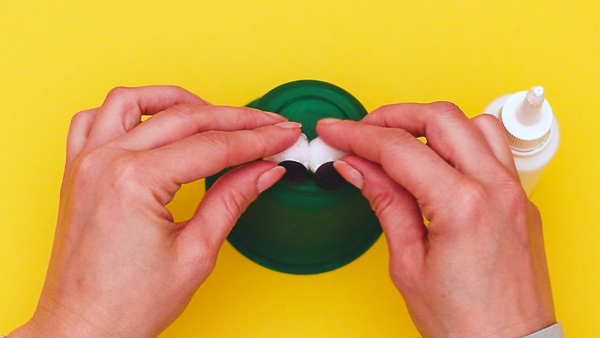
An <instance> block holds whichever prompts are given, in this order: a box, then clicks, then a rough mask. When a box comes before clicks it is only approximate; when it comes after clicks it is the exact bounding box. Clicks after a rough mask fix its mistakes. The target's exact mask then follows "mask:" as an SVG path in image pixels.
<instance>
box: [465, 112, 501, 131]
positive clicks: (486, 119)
mask: <svg viewBox="0 0 600 338" xmlns="http://www.w3.org/2000/svg"><path fill="white" fill-rule="evenodd" d="M471 120H473V122H476V123H480V124H483V125H486V126H492V127H494V128H496V129H502V124H501V123H500V120H499V119H498V118H497V117H495V116H494V115H491V114H480V115H477V116H475V117H473V118H472V119H471Z"/></svg>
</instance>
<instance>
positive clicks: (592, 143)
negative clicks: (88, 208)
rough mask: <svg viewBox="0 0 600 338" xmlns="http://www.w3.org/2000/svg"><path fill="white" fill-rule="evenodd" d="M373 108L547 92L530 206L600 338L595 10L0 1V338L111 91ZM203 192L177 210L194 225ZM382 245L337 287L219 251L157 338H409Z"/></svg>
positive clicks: (580, 324) (512, 4)
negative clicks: (311, 92)
mask: <svg viewBox="0 0 600 338" xmlns="http://www.w3.org/2000/svg"><path fill="white" fill-rule="evenodd" d="M305 78H314V79H320V80H325V81H329V82H332V83H334V84H336V85H338V86H341V87H343V88H345V89H346V90H348V91H349V92H351V93H352V94H353V95H354V96H356V97H357V98H359V100H361V101H362V102H363V104H365V106H366V107H367V108H368V109H370V110H371V109H374V108H376V107H377V106H379V105H382V104H386V103H392V102H400V101H433V100H451V101H454V102H455V103H457V104H458V105H460V106H461V107H462V108H463V109H464V110H465V111H466V112H467V114H468V115H470V116H473V115H475V114H477V113H479V112H480V111H481V110H482V109H483V108H484V107H485V106H486V105H487V103H488V102H490V101H491V100H492V99H494V98H495V97H497V96H499V95H501V94H505V93H509V92H514V91H519V90H524V89H528V88H529V87H530V86H532V85H544V86H545V87H546V89H547V97H548V99H549V101H550V103H551V104H552V107H553V108H554V111H555V113H556V116H557V118H558V121H559V123H560V126H561V131H562V135H561V137H562V139H561V145H560V148H559V152H558V154H557V156H556V157H555V159H554V160H553V162H552V163H551V165H550V166H549V167H548V169H547V171H546V173H545V174H544V176H543V178H542V181H541V182H540V184H539V186H538V188H537V191H536V192H535V193H534V194H533V196H532V199H533V201H534V202H535V203H536V204H537V205H538V206H539V207H540V209H541V212H542V215H543V218H544V224H545V234H546V243H547V250H548V258H549V262H550V263H549V264H550V271H551V274H552V283H553V289H554V298H555V302H556V311H557V315H558V319H559V320H560V321H562V322H563V323H564V325H565V330H566V333H567V336H570V337H600V324H599V323H600V321H599V319H600V287H599V286H600V269H599V268H598V265H599V263H600V226H598V217H599V213H598V211H597V210H598V206H600V180H598V173H599V172H600V155H599V153H598V149H600V138H599V137H598V132H599V127H600V125H599V122H600V114H599V112H600V98H599V94H600V80H599V79H600V2H598V1H597V0H588V1H563V0H544V1H524V0H518V1H516V0H503V1H448V0H443V1H442V0H439V1H379V2H377V1H328V0H319V1H313V0H310V1H281V0H273V1H258V0H253V1H212V2H207V1H183V0H180V1H163V2H159V1H138V2H135V1H124V0H118V1H117V0H111V1H100V0H92V1H65V0H53V1H33V0H28V1H8V0H7V1H2V2H0V192H1V193H0V333H7V332H9V331H10V330H12V329H14V328H15V327H17V326H18V325H20V324H21V323H23V322H24V321H26V320H27V319H28V318H29V316H30V315H31V314H32V312H33V310H34V308H35V304H36V300H37V297H38V294H39V292H40V289H41V286H42V283H43V279H44V274H45V269H46V264H47V261H48V257H49V252H50V248H51V244H52V236H53V231H54V226H55V218H56V210H57V201H58V190H59V183H60V177H61V173H62V163H63V160H64V150H63V149H64V142H65V135H66V132H67V127H68V124H69V120H70V117H71V116H72V115H73V114H74V113H76V112H77V111H79V110H82V109H85V108H89V107H94V106H97V105H99V104H100V103H101V102H102V100H103V98H104V95H105V94H106V93H107V91H108V90H109V89H111V88H112V87H114V86H118V85H126V86H138V85H148V84H177V85H180V86H183V87H185V88H188V89H190V90H191V91H193V92H195V93H198V94H199V95H201V96H202V97H204V98H205V99H207V100H209V101H212V102H214V103H220V104H231V105H243V104H246V103H247V102H249V101H250V100H252V99H254V98H256V97H259V96H261V95H262V94H264V93H265V92H267V91H268V90H269V89H271V88H273V87H275V86H277V85H279V84H282V83H284V82H288V81H291V80H297V79H305ZM202 189H203V185H202V183H201V182H199V183H197V184H192V185H190V186H187V187H185V189H184V190H183V191H182V193H181V194H179V196H178V197H177V199H176V201H175V202H174V203H173V205H172V208H171V209H172V210H173V212H174V214H175V215H176V217H177V218H178V219H184V218H186V217H188V216H189V215H191V213H192V210H193V208H194V205H195V204H196V203H197V202H198V200H199V198H200V196H201V195H202ZM387 259H388V258H387V251H386V247H385V243H384V241H382V240H381V239H380V240H379V241H378V242H377V244H376V245H375V246H374V247H373V248H372V249H371V250H369V251H368V252H367V253H366V254H365V255H363V256H362V257H361V258H360V259H358V260H357V261H355V262H353V263H351V264H350V265H348V266H346V267H344V268H341V269H339V270H336V271H334V272H330V273H326V274H322V275H316V276H293V275H285V274H280V273H276V272H273V271H270V270H267V269H264V268H262V267H260V266H258V265H256V264H254V263H252V262H250V261H249V260H247V259H245V258H244V257H243V256H241V255H240V254H239V253H237V252H236V251H235V250H234V249H233V248H232V247H231V246H230V245H229V244H226V245H225V246H224V247H223V249H222V251H221V255H220V257H219V261H218V265H217V269H216V271H215V272H214V274H213V275H212V276H211V277H210V278H209V280H208V281H207V282H206V283H205V285H203V287H202V288H201V289H200V291H199V292H198V294H197V295H196V297H195V298H194V300H193V301H192V303H191V304H190V306H189V307H188V309H187V310H186V311H185V312H184V313H183V315H182V317H181V318H180V319H178V320H177V321H176V322H175V323H174V325H173V326H172V327H171V328H169V329H168V330H167V331H166V332H165V333H164V334H163V335H162V337H196V336H205V337H417V336H418V334H417V332H416V330H415V329H414V328H413V326H412V324H411V321H410V318H409V317H408V314H407V311H406V309H405V306H404V303H403V301H402V299H401V297H400V296H399V295H398V294H397V292H396V290H395V289H394V287H393V285H392V283H391V282H390V281H389V279H388V276H387Z"/></svg>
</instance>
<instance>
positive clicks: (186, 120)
mask: <svg viewBox="0 0 600 338" xmlns="http://www.w3.org/2000/svg"><path fill="white" fill-rule="evenodd" d="M149 114H155V116H153V117H152V118H150V119H149V120H147V121H145V122H143V123H140V118H141V116H142V115H149ZM275 124H277V126H275ZM299 135H300V129H299V126H298V125H297V124H294V123H289V122H285V119H284V118H283V117H281V116H278V115H275V114H270V113H265V112H261V111H258V110H254V109H249V108H232V107H217V106H213V105H209V104H207V103H206V102H205V101H203V100H201V99H200V98H198V97H197V96H195V95H193V94H191V93H189V92H187V91H185V90H183V89H181V88H177V87H145V88H117V89H115V90H113V91H111V92H110V93H109V95H108V97H107V99H106V101H105V102H104V103H103V105H102V106H101V107H99V108H96V109H92V110H89V111H84V112H81V113H79V114H77V115H76V116H75V117H74V118H73V121H72V124H71V129H70V131H69V137H68V142H67V143H68V144H67V161H66V168H65V175H64V181H63V186H62V191H61V200H60V210H59V217H58V224H57V230H56V236H55V242H54V247H53V251H52V257H51V261H50V266H49V268H48V273H47V277H46V282H45V285H44V289H43V292H42V296H41V298H40V301H39V304H38V307H37V310H36V312H35V314H34V316H33V318H32V319H31V320H30V321H29V322H28V323H27V324H25V325H24V326H22V327H21V328H19V329H17V330H16V331H15V332H13V333H12V334H11V335H10V337H11V338H19V337H151V336H156V335H158V334H159V333H160V332H161V331H162V330H164V329H165V328H166V327H167V326H168V325H169V324H170V323H171V322H172V321H174V320H175V318H177V316H178V315H179V314H180V313H181V312H182V311H183V310H184V308H185V307H186V306H187V304H188V303H189V301H190V300H191V298H192V296H193V294H194V292H195V291H196V289H197V288H198V287H199V286H200V284H202V282H203V281H204V280H205V279H206V278H207V277H208V275H209V274H210V273H211V271H212V269H213V267H214V265H215V260H216V257H217V254H218V252H219V249H220V247H221V245H222V243H223V241H224V240H225V237H226V236H227V234H228V232H229V231H230V229H231V228H232V227H233V225H234V224H235V222H236V221H237V219H238V217H239V216H240V215H241V213H242V212H243V211H244V210H245V208H246V207H247V206H248V204H249V203H250V202H252V201H253V200H254V199H255V198H256V197H257V196H258V194H259V193H260V192H261V191H262V190H264V189H266V188H267V187H269V186H270V185H272V184H273V183H275V182H276V181H277V180H278V179H279V178H280V177H281V176H282V175H283V173H284V172H285V170H284V169H283V168H281V167H277V166H275V164H273V163H270V162H264V161H258V162H252V163H250V164H247V165H244V166H242V167H239V168H237V169H236V170H232V171H231V172H229V173H228V174H226V175H223V176H222V177H221V178H220V179H219V180H218V181H217V183H216V184H215V185H214V186H213V187H212V188H211V189H210V190H209V191H208V192H207V193H206V195H205V196H204V198H203V200H202V202H201V203H200V205H199V206H198V209H197V211H196V213H195V215H194V216H193V218H192V219H190V220H189V221H185V222H174V221H173V217H172V216H171V214H170V212H169V211H168V210H167V208H166V207H165V205H166V204H167V203H169V201H171V200H172V199H173V197H174V195H175V193H176V192H177V190H178V189H179V188H180V186H181V184H184V183H188V182H192V181H195V180H199V179H201V178H204V177H206V176H209V175H213V174H215V173H217V172H219V171H221V170H222V169H224V168H226V167H230V166H234V165H239V164H242V163H246V162H250V161H253V160H256V159H260V158H262V157H265V156H270V155H273V154H275V153H278V152H280V151H282V150H284V149H286V148H288V147H289V146H291V145H292V144H293V143H294V142H295V141H296V139H298V137H299Z"/></svg>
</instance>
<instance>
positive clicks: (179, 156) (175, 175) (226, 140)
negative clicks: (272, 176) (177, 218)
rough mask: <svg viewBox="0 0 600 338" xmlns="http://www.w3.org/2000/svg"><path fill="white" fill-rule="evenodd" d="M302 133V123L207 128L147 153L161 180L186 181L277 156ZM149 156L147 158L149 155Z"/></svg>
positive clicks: (181, 182) (154, 170) (156, 175)
mask: <svg viewBox="0 0 600 338" xmlns="http://www.w3.org/2000/svg"><path fill="white" fill-rule="evenodd" d="M299 136H300V124H299V123H295V122H283V123H279V124H277V125H268V126H264V127H260V128H256V129H253V130H239V131H207V132H204V133H200V134H196V135H192V136H189V137H186V138H184V139H182V140H179V141H177V142H174V143H171V144H169V145H166V146H163V147H160V148H155V149H152V150H149V151H147V152H145V155H143V156H145V158H146V159H148V160H149V161H150V162H151V163H150V164H151V165H149V166H146V168H152V172H150V173H148V174H149V175H152V176H153V177H155V178H157V179H158V180H162V181H164V180H165V179H166V180H167V182H164V183H166V184H168V183H169V182H171V183H175V184H184V183H189V182H193V181H195V180H199V179H201V178H205V177H207V176H210V175H214V174H216V173H218V172H219V171H221V170H223V169H225V168H227V167H231V166H235V165H239V164H242V163H247V162H250V161H254V160H257V159H259V158H263V157H267V156H271V155H274V154H276V153H278V152H281V151H283V150H284V149H286V148H289V147H290V146H291V145H292V144H294V142H296V140H297V139H298V137H299ZM146 156H147V157H146Z"/></svg>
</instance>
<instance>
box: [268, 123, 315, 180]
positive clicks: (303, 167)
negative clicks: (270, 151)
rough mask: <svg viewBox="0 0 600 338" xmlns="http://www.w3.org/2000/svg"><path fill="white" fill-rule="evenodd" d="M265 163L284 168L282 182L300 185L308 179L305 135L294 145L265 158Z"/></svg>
mask: <svg viewBox="0 0 600 338" xmlns="http://www.w3.org/2000/svg"><path fill="white" fill-rule="evenodd" d="M265 160H267V161H271V162H274V163H277V165H279V166H282V167H284V168H285V175H283V177H282V178H281V181H282V182H285V183H289V184H300V183H303V182H304V181H306V178H307V177H308V165H309V163H310V146H309V143H308V139H307V137H306V135H304V134H301V135H300V137H299V138H298V140H296V143H294V144H293V145H292V146H291V147H289V148H288V149H286V150H284V151H282V152H280V153H279V154H275V155H273V156H270V157H267V158H265Z"/></svg>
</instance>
